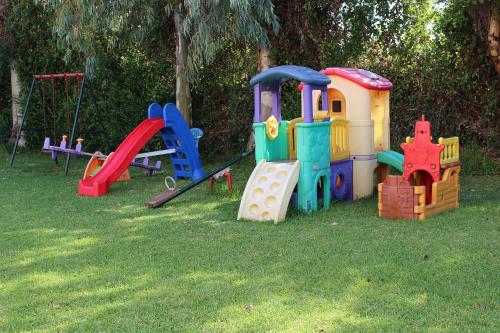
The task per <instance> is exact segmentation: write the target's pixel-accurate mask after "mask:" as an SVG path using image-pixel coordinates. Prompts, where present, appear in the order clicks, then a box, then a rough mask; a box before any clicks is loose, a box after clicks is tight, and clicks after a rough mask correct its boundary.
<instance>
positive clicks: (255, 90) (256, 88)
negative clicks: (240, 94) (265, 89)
mask: <svg viewBox="0 0 500 333" xmlns="http://www.w3.org/2000/svg"><path fill="white" fill-rule="evenodd" d="M253 93H254V97H253V98H254V102H253V105H254V114H253V122H254V123H260V105H261V104H260V103H261V96H260V84H256V85H255V86H254V87H253Z"/></svg>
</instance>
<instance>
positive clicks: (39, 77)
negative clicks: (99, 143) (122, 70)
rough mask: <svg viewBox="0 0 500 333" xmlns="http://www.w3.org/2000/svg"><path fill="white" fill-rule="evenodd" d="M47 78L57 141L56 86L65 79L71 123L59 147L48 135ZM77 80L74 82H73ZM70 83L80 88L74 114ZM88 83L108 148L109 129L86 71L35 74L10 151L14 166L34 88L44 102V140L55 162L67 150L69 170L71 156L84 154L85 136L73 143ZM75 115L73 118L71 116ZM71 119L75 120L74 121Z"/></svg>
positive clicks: (68, 117) (67, 120)
mask: <svg viewBox="0 0 500 333" xmlns="http://www.w3.org/2000/svg"><path fill="white" fill-rule="evenodd" d="M46 80H48V81H49V82H50V95H51V108H50V111H51V118H52V131H53V139H54V140H57V139H58V137H59V136H58V134H57V133H58V128H59V126H58V124H57V118H58V116H57V112H58V111H57V105H56V104H57V103H56V89H57V85H58V83H60V81H61V80H63V83H64V94H65V96H66V110H65V113H66V122H67V126H68V131H67V132H66V134H65V135H64V136H63V140H62V142H61V144H60V145H59V147H58V146H51V145H50V138H49V137H48V133H47V132H48V127H49V126H48V124H47V122H48V119H47V118H48V115H47V108H46V91H47V89H46V88H47V87H46V85H47V84H46ZM72 82H74V83H72ZM71 84H75V86H76V90H77V95H78V97H77V102H76V107H75V111H74V113H73V116H72V117H71V116H70V109H69V104H70V101H71V98H70V92H71V91H72V90H73V88H71ZM86 86H88V87H89V90H90V95H91V99H92V104H93V106H94V109H95V113H96V116H97V117H99V123H100V125H101V129H100V132H101V134H102V136H103V139H104V143H105V147H106V150H107V137H106V131H105V130H104V127H103V121H102V116H101V113H100V111H99V107H98V105H97V103H96V102H95V97H94V92H93V89H92V84H91V82H90V80H87V79H86V77H85V74H84V73H62V74H36V75H33V79H32V81H31V86H30V90H29V93H28V97H27V100H26V105H25V106H24V110H23V114H22V118H21V123H20V125H19V127H18V128H17V131H16V134H15V143H14V148H13V149H12V152H11V154H10V158H9V165H10V166H12V165H13V163H14V158H15V156H16V152H17V148H18V145H19V141H20V139H21V136H22V133H23V131H24V130H25V121H26V117H27V115H28V112H29V110H30V106H31V102H32V96H33V91H34V89H37V90H38V91H39V93H40V98H41V102H42V103H41V104H42V107H41V108H42V111H43V118H44V134H45V142H44V149H45V150H48V151H51V152H52V158H53V160H54V161H56V162H57V153H58V152H60V153H65V154H66V162H65V165H64V173H65V174H67V173H68V169H69V163H70V157H71V155H83V152H82V151H81V147H82V142H83V139H82V138H78V143H77V146H76V147H75V148H71V147H72V145H73V142H74V140H75V136H76V134H77V133H76V132H77V128H79V127H81V125H80V117H81V104H82V100H83V94H84V88H85V87H86ZM71 118H72V119H71ZM71 120H72V122H71ZM79 132H80V133H79V134H82V133H81V131H80V130H79ZM67 134H70V136H69V141H68V140H67V138H68V135H67Z"/></svg>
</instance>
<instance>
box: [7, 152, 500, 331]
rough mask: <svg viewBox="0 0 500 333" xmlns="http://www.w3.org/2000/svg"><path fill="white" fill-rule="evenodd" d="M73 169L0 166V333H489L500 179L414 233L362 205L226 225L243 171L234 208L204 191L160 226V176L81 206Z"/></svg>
mask: <svg viewBox="0 0 500 333" xmlns="http://www.w3.org/2000/svg"><path fill="white" fill-rule="evenodd" d="M0 158H2V160H3V161H6V156H5V154H4V153H2V155H0ZM84 163H85V160H83V159H82V160H79V159H75V160H74V164H72V165H73V168H72V169H71V172H70V175H69V176H64V175H63V174H62V172H61V171H62V168H61V166H54V165H53V164H52V162H51V161H50V159H49V158H48V156H45V155H44V156H42V155H41V154H20V155H19V156H18V160H17V161H16V167H15V168H8V167H6V163H2V164H1V165H0V189H1V191H0V331H1V332H15V331H39V332H54V331H82V332H88V331H114V332H116V331H119V332H125V331H127V332H137V331H148V332H150V331H157V332H165V331H177V332H192V331H207V332H214V331H215V332H218V331H228V332H234V331H243V332H260V331H271V332H297V331H303V332H338V331H363V332H364V331H374V332H380V331H402V332H407V331H414V332H420V331H440V332H441V331H443V332H458V331H460V332H461V331H471V332H481V331H482V332H493V331H498V330H499V329H500V323H499V319H498V318H499V315H498V313H499V304H498V300H499V298H500V287H499V286H500V283H499V278H498V272H499V270H500V265H499V260H498V244H499V231H500V223H499V222H500V219H499V215H500V195H499V192H498V188H499V187H500V177H498V176H490V177H484V176H470V177H464V178H463V179H462V182H461V189H462V192H461V198H460V204H461V207H460V208H459V209H457V210H453V211H450V212H446V213H443V214H441V215H439V216H436V217H433V218H430V219H429V220H427V221H425V222H417V221H402V220H385V219H379V218H377V217H376V199H375V198H369V199H365V200H361V201H358V202H355V203H352V204H349V203H337V202H336V203H333V205H332V208H331V209H330V210H327V211H320V212H317V213H316V214H313V215H305V214H301V213H299V212H297V211H294V210H292V211H290V212H289V215H288V219H287V221H286V222H285V223H283V224H279V225H273V224H272V223H262V224H261V223H252V222H238V221H236V215H237V210H238V206H239V198H240V196H241V193H242V191H243V188H244V185H245V182H246V179H247V178H248V176H249V174H250V172H251V170H252V168H253V163H252V162H251V159H249V160H247V161H245V163H243V164H242V165H241V168H239V169H238V168H236V167H235V168H233V171H232V172H233V177H234V182H235V186H236V190H235V193H233V194H230V193H228V192H227V191H226V190H225V189H224V183H217V184H216V189H215V191H214V193H211V192H210V191H209V190H208V184H202V185H200V186H199V187H197V188H195V189H194V190H193V191H190V192H188V193H186V194H185V195H182V196H180V197H178V198H176V199H175V200H173V201H172V202H171V203H169V204H168V205H166V206H165V207H163V208H160V209H155V210H153V209H149V208H147V207H145V206H144V205H143V202H144V201H146V200H147V199H149V198H150V197H152V196H154V195H156V194H158V193H159V192H160V191H162V190H163V176H164V175H165V174H168V173H169V171H168V170H166V171H164V173H163V174H162V175H156V176H154V177H151V178H149V177H146V176H144V175H143V174H142V172H141V171H139V170H133V171H132V176H133V179H132V180H131V181H130V182H128V183H121V184H116V185H114V186H113V187H112V188H111V191H110V194H109V195H108V196H106V197H102V198H86V197H79V196H78V195H77V194H76V191H77V181H78V178H79V177H80V174H81V171H82V168H83V165H84ZM212 166H215V165H212ZM210 167H211V166H208V168H210Z"/></svg>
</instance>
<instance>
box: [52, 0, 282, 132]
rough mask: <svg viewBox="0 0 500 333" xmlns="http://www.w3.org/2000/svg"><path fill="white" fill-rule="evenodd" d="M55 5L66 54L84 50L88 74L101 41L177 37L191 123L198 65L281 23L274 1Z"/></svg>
mask: <svg viewBox="0 0 500 333" xmlns="http://www.w3.org/2000/svg"><path fill="white" fill-rule="evenodd" d="M55 8H56V20H55V28H54V30H55V31H56V33H57V35H58V37H59V41H60V42H61V44H62V45H64V46H65V47H66V48H67V54H68V55H70V54H71V53H72V51H77V52H82V53H84V54H85V56H86V58H87V62H86V69H87V71H88V72H90V73H92V68H93V66H94V65H95V62H96V61H98V59H96V52H95V49H96V47H95V45H96V43H98V42H102V43H105V44H107V45H108V46H109V47H111V48H119V45H120V39H122V38H130V37H132V38H135V39H136V40H137V41H138V42H145V43H147V42H151V40H153V41H157V42H158V41H160V42H162V43H163V44H164V45H162V46H163V47H162V49H163V51H164V52H170V42H171V41H172V39H175V67H176V103H177V105H178V106H179V108H180V110H181V112H182V113H183V115H184V117H185V119H186V121H187V122H188V123H190V124H191V121H192V119H191V118H192V111H191V92H190V83H191V82H193V80H195V79H196V71H197V69H199V68H200V67H201V66H202V65H203V64H205V63H209V62H211V61H212V60H213V59H214V57H215V55H216V53H217V51H218V50H220V49H221V48H222V47H223V45H224V41H227V40H232V41H237V42H238V41H245V42H249V43H251V44H254V45H256V46H258V47H261V46H265V45H267V43H268V38H267V31H266V29H265V28H264V27H263V26H262V24H265V25H267V26H268V27H269V28H271V29H272V30H273V31H277V30H278V28H279V23H278V19H277V17H276V15H275V14H274V7H273V4H272V1H270V0H233V1H195V0H184V1H182V0H170V1H169V0H154V1H144V0H120V1H109V0H108V1H104V2H103V1H99V0H89V1H79V0H67V1H62V0H58V1H55ZM156 33H158V34H160V35H161V36H156V35H155V34H156ZM172 36H173V37H174V38H172Z"/></svg>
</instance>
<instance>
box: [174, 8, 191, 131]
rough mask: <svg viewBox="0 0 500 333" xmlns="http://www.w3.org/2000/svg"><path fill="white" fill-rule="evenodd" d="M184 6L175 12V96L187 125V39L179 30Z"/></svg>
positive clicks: (183, 15)
mask: <svg viewBox="0 0 500 333" xmlns="http://www.w3.org/2000/svg"><path fill="white" fill-rule="evenodd" d="M184 17H185V14H184V7H183V5H182V3H180V4H179V10H178V11H177V12H176V13H175V17H174V20H175V34H176V36H175V98H176V104H177V107H178V108H179V110H180V111H181V113H182V115H183V116H184V119H185V120H186V122H187V123H188V125H189V126H191V125H192V110H191V90H190V85H189V77H188V66H187V41H186V38H185V37H184V36H183V34H182V32H181V26H182V20H183V19H184Z"/></svg>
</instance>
